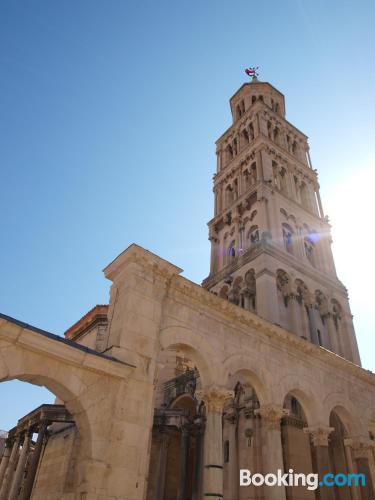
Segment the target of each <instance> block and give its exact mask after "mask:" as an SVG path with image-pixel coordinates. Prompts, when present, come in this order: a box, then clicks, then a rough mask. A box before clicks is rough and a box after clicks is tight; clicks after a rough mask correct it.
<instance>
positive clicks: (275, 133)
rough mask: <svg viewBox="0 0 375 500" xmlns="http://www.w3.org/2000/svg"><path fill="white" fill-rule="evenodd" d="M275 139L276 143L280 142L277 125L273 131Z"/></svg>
mask: <svg viewBox="0 0 375 500" xmlns="http://www.w3.org/2000/svg"><path fill="white" fill-rule="evenodd" d="M273 140H274V142H276V144H278V143H279V129H278V128H277V127H275V129H274V131H273Z"/></svg>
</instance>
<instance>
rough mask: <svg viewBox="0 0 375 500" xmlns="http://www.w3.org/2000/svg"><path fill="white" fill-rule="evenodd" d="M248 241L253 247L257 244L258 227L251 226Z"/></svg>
mask: <svg viewBox="0 0 375 500" xmlns="http://www.w3.org/2000/svg"><path fill="white" fill-rule="evenodd" d="M248 239H249V241H250V245H254V244H256V243H258V242H259V228H258V226H252V227H251V228H250V230H249V233H248Z"/></svg>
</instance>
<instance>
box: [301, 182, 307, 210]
mask: <svg viewBox="0 0 375 500" xmlns="http://www.w3.org/2000/svg"><path fill="white" fill-rule="evenodd" d="M300 195H301V205H302V206H303V207H304V208H309V199H308V194H307V186H306V184H305V183H304V182H302V183H301V186H300Z"/></svg>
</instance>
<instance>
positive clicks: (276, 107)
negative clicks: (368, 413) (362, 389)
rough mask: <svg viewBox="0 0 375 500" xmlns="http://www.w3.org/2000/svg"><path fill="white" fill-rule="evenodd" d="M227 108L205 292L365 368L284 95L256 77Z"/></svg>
mask: <svg viewBox="0 0 375 500" xmlns="http://www.w3.org/2000/svg"><path fill="white" fill-rule="evenodd" d="M230 108H231V112H232V120H233V123H232V124H231V126H230V127H229V128H228V129H227V130H226V131H225V132H224V134H223V135H222V136H221V137H220V138H219V139H218V140H217V142H216V146H217V149H216V154H217V172H216V173H215V175H214V187H213V192H214V217H213V219H212V220H211V221H210V222H209V223H208V227H209V240H210V242H211V268H210V274H209V276H208V277H207V278H206V279H205V280H204V282H203V286H204V287H205V288H207V289H208V290H209V291H211V292H212V293H214V294H216V295H219V296H220V297H222V298H224V299H227V300H229V301H230V302H233V303H234V304H236V305H238V306H239V307H243V308H245V309H248V310H250V311H252V312H254V313H256V314H258V315H259V316H262V317H263V318H265V319H267V320H269V321H271V322H273V323H276V324H278V325H280V326H281V327H283V328H285V329H286V330H289V331H290V332H292V333H294V334H295V335H298V336H299V337H301V338H303V339H305V340H306V341H310V342H312V343H314V344H316V345H320V346H321V347H324V348H326V349H329V350H331V351H333V352H335V353H337V354H338V355H340V356H342V357H344V358H346V359H348V360H350V361H352V362H354V363H356V364H360V358H359V353H358V347H357V341H356V337H355V333H354V328H353V321H352V315H351V312H350V307H349V301H348V295H347V291H346V289H345V287H344V286H343V284H342V283H341V282H340V281H339V279H338V278H337V275H336V270H335V265H334V260H333V255H332V251H331V233H330V224H329V222H328V218H327V217H325V216H324V212H323V207H322V203H321V199H320V194H319V184H318V176H317V172H316V170H315V169H313V168H312V165H311V160H310V155H309V146H308V140H307V136H306V135H305V134H303V133H302V132H301V131H300V130H298V129H297V128H296V127H295V126H294V125H292V124H291V123H289V122H288V121H287V120H286V118H285V99H284V96H283V94H282V93H281V92H279V91H278V90H277V89H275V88H274V87H273V86H272V85H271V84H269V83H266V82H260V81H259V80H258V79H257V78H256V77H253V78H252V81H251V82H248V83H245V84H243V85H242V86H241V87H240V89H239V90H238V91H237V92H236V93H235V94H234V95H233V97H232V98H231V99H230Z"/></svg>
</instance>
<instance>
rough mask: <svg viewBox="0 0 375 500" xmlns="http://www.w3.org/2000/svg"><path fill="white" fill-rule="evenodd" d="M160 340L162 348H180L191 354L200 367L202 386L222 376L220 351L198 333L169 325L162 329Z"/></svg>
mask: <svg viewBox="0 0 375 500" xmlns="http://www.w3.org/2000/svg"><path fill="white" fill-rule="evenodd" d="M159 342H160V347H161V349H162V350H167V349H173V348H178V349H182V350H183V351H185V352H186V353H187V354H188V355H189V356H190V358H191V359H192V361H193V362H194V363H195V364H196V366H197V368H198V371H199V374H200V377H201V380H202V387H205V386H208V385H210V384H213V383H214V382H217V381H218V380H219V379H220V378H221V376H220V368H219V367H220V358H219V356H218V353H217V352H215V351H214V350H213V349H212V348H211V346H210V344H209V343H208V342H207V341H206V340H205V339H204V338H203V337H202V336H201V335H199V334H198V333H195V332H193V331H192V330H189V329H188V328H185V327H181V326H169V327H166V328H163V329H162V330H161V331H160V338H159ZM214 360H215V362H214Z"/></svg>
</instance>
